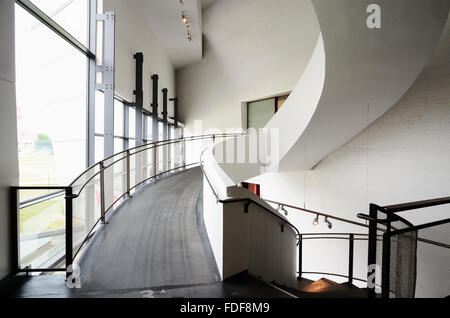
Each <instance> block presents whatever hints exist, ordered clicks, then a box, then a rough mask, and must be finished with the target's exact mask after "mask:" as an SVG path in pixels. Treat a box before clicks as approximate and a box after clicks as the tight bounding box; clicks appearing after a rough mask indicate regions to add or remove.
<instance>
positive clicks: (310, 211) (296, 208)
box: [264, 199, 369, 227]
mask: <svg viewBox="0 0 450 318" xmlns="http://www.w3.org/2000/svg"><path fill="white" fill-rule="evenodd" d="M264 201H266V202H269V203H273V204H278V205H282V206H284V207H286V208H290V209H295V210H299V211H303V212H306V213H311V214H315V215H320V216H323V217H327V218H329V219H334V220H336V221H341V222H345V223H349V224H353V225H358V226H362V227H369V226H368V225H366V224H364V223H359V222H356V221H352V220H348V219H344V218H340V217H337V216H334V215H331V214H326V213H322V212H317V211H313V210H308V209H304V208H300V207H297V206H294V205H289V204H286V203H281V202H277V201H274V200H268V199H264Z"/></svg>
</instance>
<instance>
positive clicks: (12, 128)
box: [0, 0, 19, 279]
mask: <svg viewBox="0 0 450 318" xmlns="http://www.w3.org/2000/svg"><path fill="white" fill-rule="evenodd" d="M0 43H1V45H0V149H1V153H2V154H1V159H0V279H2V278H4V277H5V276H7V275H8V274H10V273H11V267H10V260H11V256H10V244H11V241H10V233H11V232H10V218H9V215H10V208H9V187H10V186H12V185H17V184H18V181H19V168H18V157H17V151H18V150H17V114H16V92H15V66H14V0H2V1H0Z"/></svg>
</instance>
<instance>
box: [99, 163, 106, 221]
mask: <svg viewBox="0 0 450 318" xmlns="http://www.w3.org/2000/svg"><path fill="white" fill-rule="evenodd" d="M105 212H106V211H105V164H104V162H103V161H102V162H100V213H101V223H102V224H106V219H105V214H106V213H105Z"/></svg>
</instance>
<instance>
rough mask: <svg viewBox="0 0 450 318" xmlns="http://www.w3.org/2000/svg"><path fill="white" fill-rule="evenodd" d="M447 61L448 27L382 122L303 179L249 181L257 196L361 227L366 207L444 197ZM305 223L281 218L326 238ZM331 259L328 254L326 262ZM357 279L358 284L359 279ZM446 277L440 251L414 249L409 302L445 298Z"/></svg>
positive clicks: (446, 256) (429, 216)
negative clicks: (415, 276)
mask: <svg viewBox="0 0 450 318" xmlns="http://www.w3.org/2000/svg"><path fill="white" fill-rule="evenodd" d="M449 56H450V20H448V21H447V24H446V26H445V28H444V32H443V33H442V36H441V39H440V41H439V44H438V46H437V47H436V49H435V51H434V54H433V57H432V58H431V59H430V61H429V63H428V65H427V66H426V67H425V69H424V71H423V72H422V73H421V74H420V76H419V78H418V79H417V81H416V82H415V83H414V84H413V86H412V87H411V88H410V89H409V90H408V92H407V93H406V94H405V95H404V96H403V97H402V98H401V99H400V100H399V101H398V102H397V103H396V104H395V105H394V106H393V107H392V108H391V109H390V110H389V111H388V112H387V113H386V114H384V115H383V116H381V117H380V118H379V119H378V120H376V121H375V122H374V123H373V124H371V125H370V126H369V127H368V128H367V129H365V130H364V131H362V132H361V133H360V134H358V135H357V136H356V137H355V138H353V139H352V140H351V141H350V142H348V143H347V144H346V145H344V146H342V147H341V148H339V149H338V150H337V151H335V152H333V153H332V154H330V155H329V156H327V157H326V158H324V159H323V160H322V161H321V162H320V163H319V164H318V165H316V166H315V167H314V168H313V169H312V170H311V171H307V172H303V171H297V172H278V173H270V174H266V175H263V176H258V177H256V178H254V179H252V180H253V182H255V183H259V184H261V192H262V196H263V197H264V198H266V199H275V200H277V201H281V202H285V203H288V204H291V205H295V206H299V207H305V208H307V209H311V210H316V211H321V212H324V213H329V214H333V215H336V216H339V217H343V218H347V219H351V220H354V221H361V220H358V219H357V217H356V214H357V213H367V212H368V208H369V203H376V204H379V205H390V204H396V203H402V202H410V201H417V200H424V199H431V198H438V197H445V196H448V195H449V189H450V178H449V177H448V176H449V175H450V165H449V164H448V163H449V162H450V85H449V75H448V74H450V59H449ZM448 209H449V207H448V206H442V207H436V208H432V209H423V210H418V211H417V212H405V213H403V214H402V215H403V216H404V217H406V218H407V219H408V220H410V221H411V222H412V223H413V224H421V223H425V222H431V221H434V220H437V219H443V218H448ZM313 217H314V216H313V215H310V214H304V213H300V212H296V211H294V210H290V215H289V219H290V220H291V222H293V223H294V224H296V225H297V226H298V227H300V228H301V229H302V232H324V231H328V230H327V229H326V227H325V225H323V223H321V225H320V226H318V227H314V226H312V220H313ZM333 223H334V227H333V231H332V232H351V231H358V232H359V231H360V229H359V228H357V227H355V226H351V225H345V224H342V223H339V222H333ZM449 231H450V226H448V225H447V226H440V227H437V228H435V229H433V230H428V231H421V232H419V236H422V237H424V238H428V239H432V240H437V241H440V242H444V243H447V244H450V236H449ZM316 250H321V251H323V253H320V254H319V256H320V257H322V255H323V254H328V253H332V252H333V250H334V249H333V247H332V246H331V248H330V247H323V248H320V249H316ZM336 250H337V249H336ZM306 255H309V256H308V257H309V258H313V259H315V258H316V256H317V253H314V250H311V251H310V252H308V251H306V250H305V258H306V257H307V256H306ZM355 255H357V256H358V257H359V260H357V267H358V268H359V267H360V266H363V265H364V264H365V262H366V259H365V258H364V257H363V256H362V254H361V253H359V254H355ZM338 256H339V255H337V254H334V257H338ZM345 258H346V255H344V256H343V258H342V257H341V260H340V261H339V262H340V263H344V264H345V261H346V259H345ZM338 259H339V258H338ZM326 263H327V262H320V264H326ZM358 264H359V265H358ZM339 266H341V265H339ZM329 269H330V268H329ZM331 269H334V270H336V271H338V270H340V269H339V268H331ZM358 271H359V272H358V273H357V274H358V275H359V276H361V274H363V271H361V270H358ZM449 277H450V253H448V250H446V249H442V248H439V247H432V246H429V245H426V244H424V243H419V247H418V280H417V293H416V296H417V297H443V296H447V295H449V294H450V280H449V279H448V278H449ZM330 278H332V277H330ZM332 279H333V278H332Z"/></svg>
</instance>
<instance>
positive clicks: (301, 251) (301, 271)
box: [298, 235, 303, 279]
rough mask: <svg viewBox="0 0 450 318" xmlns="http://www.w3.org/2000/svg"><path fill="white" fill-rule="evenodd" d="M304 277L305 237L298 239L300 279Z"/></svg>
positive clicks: (301, 236)
mask: <svg viewBox="0 0 450 318" xmlns="http://www.w3.org/2000/svg"><path fill="white" fill-rule="evenodd" d="M302 276H303V235H300V236H299V238H298V279H301V278H302Z"/></svg>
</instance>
